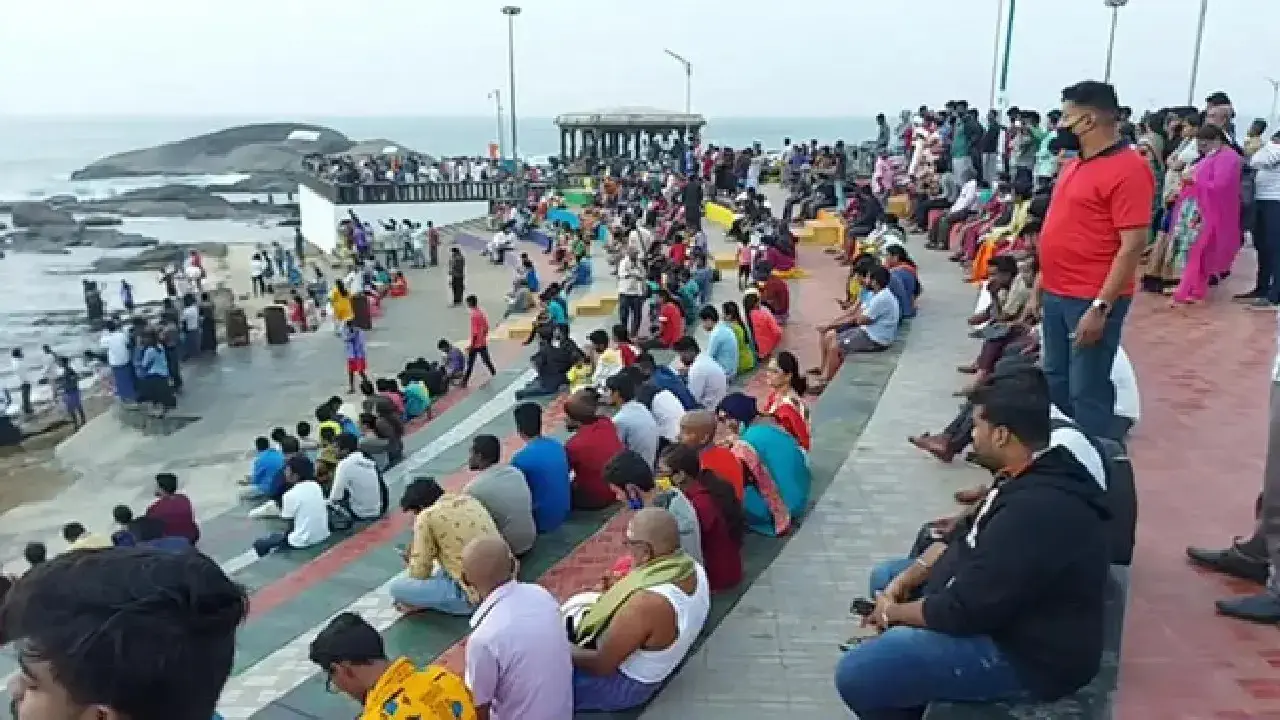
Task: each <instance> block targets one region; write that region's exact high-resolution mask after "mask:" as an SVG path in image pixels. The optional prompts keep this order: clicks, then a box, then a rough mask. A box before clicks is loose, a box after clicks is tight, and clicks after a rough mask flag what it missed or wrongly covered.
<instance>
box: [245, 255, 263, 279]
mask: <svg viewBox="0 0 1280 720" xmlns="http://www.w3.org/2000/svg"><path fill="white" fill-rule="evenodd" d="M266 272H267V264H266V263H264V262H262V259H261V258H252V259H250V260H249V275H250V277H262V276H263V274H265V273H266Z"/></svg>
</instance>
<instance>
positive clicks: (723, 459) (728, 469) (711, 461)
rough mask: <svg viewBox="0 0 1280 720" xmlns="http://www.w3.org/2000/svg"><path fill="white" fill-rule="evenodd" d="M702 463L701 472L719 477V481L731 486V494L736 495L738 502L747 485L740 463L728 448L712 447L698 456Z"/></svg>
mask: <svg viewBox="0 0 1280 720" xmlns="http://www.w3.org/2000/svg"><path fill="white" fill-rule="evenodd" d="M698 459H699V460H700V461H701V463H702V469H703V470H710V471H711V472H713V473H715V474H717V475H719V476H720V479H721V480H724V481H725V482H727V483H729V484H730V485H732V486H733V492H734V493H736V494H737V496H738V500H739V501H741V500H742V494H743V491H744V490H745V489H746V488H745V486H746V484H747V478H746V474H745V473H743V471H742V462H741V461H740V460H738V458H737V456H735V455H734V454H733V451H732V450H730V449H729V448H725V447H720V446H719V445H713V446H711V447H709V448H707V449H706V450H703V451H702V454H701V455H699V456H698Z"/></svg>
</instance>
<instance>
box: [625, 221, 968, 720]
mask: <svg viewBox="0 0 1280 720" xmlns="http://www.w3.org/2000/svg"><path fill="white" fill-rule="evenodd" d="M912 245H913V249H914V247H918V245H919V243H918V242H913V243H912ZM916 259H917V260H918V261H919V263H920V275H921V280H922V284H923V285H924V287H925V288H926V291H925V295H924V301H923V303H922V308H921V315H920V317H919V318H917V319H916V320H914V321H913V322H912V326H911V329H910V332H909V335H908V337H907V341H906V343H905V348H904V349H903V350H902V355H901V358H900V359H899V361H898V366H897V370H896V371H895V372H894V373H893V376H892V377H891V378H890V380H889V383H888V385H887V387H885V389H884V394H883V395H882V396H881V397H880V400H879V403H878V405H876V406H875V412H874V414H873V415H871V419H870V422H868V423H867V425H866V428H865V430H863V431H862V433H861V437H860V438H858V439H857V442H856V444H855V445H853V446H852V447H848V446H845V447H844V448H842V450H846V451H847V452H848V456H847V459H845V460H844V462H843V464H842V465H841V466H840V467H839V469H838V471H837V472H836V475H835V480H834V482H833V483H832V484H831V486H830V488H828V489H827V491H826V493H825V494H824V495H822V497H821V498H820V499H818V502H817V506H816V507H815V508H814V510H813V512H812V514H811V515H810V516H809V517H808V518H807V519H806V520H805V522H804V525H803V526H802V527H801V528H800V529H799V531H797V532H796V534H795V536H794V537H793V538H792V539H791V540H790V542H788V543H787V545H786V547H785V548H784V549H783V550H782V553H781V555H779V557H778V558H777V560H775V561H774V562H773V564H772V565H771V566H770V567H769V568H768V569H767V570H765V572H764V574H763V575H761V576H760V579H759V580H757V581H756V583H755V584H754V585H753V586H752V587H751V589H750V590H748V591H747V593H746V595H745V596H743V598H742V600H741V601H740V602H739V604H738V606H737V607H736V608H734V610H733V611H732V612H731V613H730V615H729V617H728V618H727V619H726V620H725V621H724V623H723V624H722V625H721V626H720V627H719V628H718V629H717V630H716V631H715V633H714V634H713V635H712V636H711V637H710V639H708V640H707V641H706V643H705V644H703V646H702V647H701V649H699V650H698V651H697V652H696V653H695V654H694V655H693V657H691V658H690V659H689V661H688V662H687V663H686V665H685V667H684V669H683V670H681V672H680V674H679V675H677V676H676V678H675V679H674V680H673V681H672V682H671V683H670V684H669V685H668V686H667V688H666V689H665V690H664V691H663V692H662V695H660V696H659V697H658V699H657V700H656V701H654V703H653V704H652V705H651V706H650V707H649V709H648V710H647V711H646V712H645V714H644V716H643V717H645V718H654V719H655V720H656V719H657V718H672V717H697V718H700V720H717V719H719V718H725V719H726V720H728V719H732V720H750V719H752V718H761V719H762V720H763V719H764V718H777V717H786V718H795V719H797V720H799V719H801V718H803V719H806V720H807V719H808V718H813V719H815V720H817V719H818V718H823V719H826V718H833V717H844V716H846V715H847V714H848V711H847V710H845V708H844V706H843V705H842V704H841V703H840V700H839V697H838V696H837V695H836V692H835V685H834V681H833V677H834V668H835V662H836V660H837V659H838V658H839V650H838V648H837V646H838V645H839V643H840V642H842V641H843V640H844V639H845V638H847V637H848V636H849V630H850V629H851V628H852V627H853V621H852V620H850V616H849V601H850V600H851V599H852V598H854V597H856V596H865V595H866V594H867V587H866V582H867V574H868V571H869V570H870V568H871V565H872V564H873V563H874V562H876V561H878V560H881V559H885V558H889V557H895V556H901V555H903V554H905V553H906V551H907V549H908V548H909V547H910V544H911V541H912V539H913V538H914V537H915V534H916V531H917V530H918V529H919V527H920V523H921V522H923V521H925V520H927V519H929V518H931V517H937V516H938V515H940V514H942V513H943V512H945V511H947V510H949V509H951V508H952V507H953V505H952V503H951V501H950V496H951V493H952V492H953V491H954V490H955V489H957V488H959V487H962V486H967V485H972V484H974V483H976V482H981V481H982V480H983V475H982V474H981V473H980V472H979V471H978V470H976V469H973V468H970V467H967V466H965V465H963V464H962V463H955V464H953V465H950V466H948V465H942V464H941V463H938V462H937V461H936V460H934V459H932V458H929V457H927V456H925V455H924V454H923V453H921V452H920V451H919V450H917V449H915V448H914V447H912V446H910V445H909V444H907V442H906V440H905V438H906V436H907V435H908V434H911V433H914V432H918V431H920V430H926V429H930V430H934V431H937V430H939V429H941V427H942V426H943V425H945V424H946V423H947V422H948V421H949V420H950V419H951V417H952V416H953V415H954V414H955V412H956V410H957V408H958V403H957V401H956V400H955V399H954V398H952V397H951V393H952V391H954V390H955V389H956V388H957V387H958V383H959V382H960V377H959V376H958V375H957V374H956V373H955V371H954V368H955V367H956V366H957V365H960V364H964V363H966V362H968V361H970V360H972V355H973V352H974V345H975V344H974V342H973V341H971V340H968V339H967V338H966V337H965V328H964V324H963V323H964V318H965V317H966V316H967V315H968V314H969V313H970V312H971V310H972V307H973V300H974V290H973V288H971V287H969V286H967V285H965V284H963V283H961V282H960V281H959V279H958V278H957V277H956V272H955V266H954V265H951V264H950V263H948V262H947V261H946V260H945V258H943V257H942V256H941V255H940V254H938V253H932V252H929V251H926V250H920V251H919V255H918V257H917V258H916ZM828 302H830V299H828ZM832 304H834V303H832ZM846 371H847V369H846ZM842 374H844V373H842ZM854 390H856V388H853V387H850V386H848V385H842V384H839V383H836V384H833V385H832V386H831V387H830V388H829V389H828V390H827V391H826V394H824V396H823V402H824V403H825V402H826V401H827V400H828V397H827V396H828V395H831V394H833V393H834V394H837V397H838V396H839V395H840V394H844V393H851V392H853V391H854ZM833 399H834V398H833ZM835 405H836V406H842V405H846V403H841V402H836V403H835ZM835 412H836V413H837V414H838V413H840V412H841V411H840V410H836V411H835ZM844 412H848V410H845V411H844ZM818 420H819V419H818V418H815V421H816V422H815V426H816V427H817V428H818V430H819V431H821V428H822V423H821V422H819V421H818ZM817 445H818V443H817V442H815V446H817Z"/></svg>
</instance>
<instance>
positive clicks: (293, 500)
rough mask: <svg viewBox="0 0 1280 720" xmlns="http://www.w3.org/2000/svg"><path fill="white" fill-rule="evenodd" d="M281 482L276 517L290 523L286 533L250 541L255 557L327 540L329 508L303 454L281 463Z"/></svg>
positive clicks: (276, 533)
mask: <svg viewBox="0 0 1280 720" xmlns="http://www.w3.org/2000/svg"><path fill="white" fill-rule="evenodd" d="M284 484H285V487H286V488H287V489H286V490H285V491H284V495H283V496H282V497H281V499H280V517H282V518H284V519H285V520H288V521H289V523H290V526H289V531H288V532H273V533H271V534H269V535H267V536H265V537H261V538H258V539H257V540H254V541H253V549H254V551H255V552H257V553H258V556H259V557H262V556H265V555H267V554H269V553H271V552H272V551H274V550H286V549H288V548H306V547H311V546H313V545H319V544H320V543H322V542H324V541H325V540H328V539H329V511H328V508H327V507H326V504H325V499H324V490H322V489H321V488H320V483H318V482H316V475H315V467H314V466H313V465H312V464H311V461H310V460H308V459H307V457H306V456H305V455H294V456H293V457H291V458H289V459H288V461H286V462H285V466H284Z"/></svg>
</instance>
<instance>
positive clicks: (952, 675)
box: [836, 559, 1030, 720]
mask: <svg viewBox="0 0 1280 720" xmlns="http://www.w3.org/2000/svg"><path fill="white" fill-rule="evenodd" d="M912 562H913V561H912V560H910V559H902V560H889V561H886V562H883V563H880V564H879V565H877V566H876V567H875V568H874V569H873V570H872V571H871V595H872V597H874V596H875V595H876V594H877V593H879V592H881V591H883V590H884V588H885V587H886V586H887V585H888V584H889V582H890V581H892V580H893V578H894V577H897V575H898V574H899V573H901V572H902V571H903V570H905V569H907V568H908V567H910V566H911V563H912ZM836 690H837V692H839V693H840V698H841V699H842V700H844V704H845V705H846V706H847V707H848V708H849V709H850V710H852V711H853V712H855V713H857V714H858V717H859V718H861V719H862V720H889V719H890V718H894V719H897V718H919V717H921V715H922V714H923V713H924V710H925V708H926V707H927V706H928V705H929V703H931V702H974V703H987V702H999V701H1018V700H1025V699H1028V698H1029V697H1030V693H1029V692H1028V691H1027V690H1026V688H1025V687H1024V686H1023V685H1022V683H1021V681H1019V680H1018V676H1017V674H1016V673H1015V672H1014V670H1013V666H1011V665H1010V664H1009V661H1008V659H1007V658H1005V656H1004V653H1002V652H1001V651H1000V648H998V647H997V646H996V644H995V642H994V641H993V640H992V639H991V638H990V637H987V636H985V635H974V636H968V637H956V636H953V635H946V634H944V633H940V632H935V631H933V630H926V629H924V628H915V627H902V626H899V627H893V628H890V629H889V630H888V631H886V632H885V633H884V634H883V635H881V636H879V637H877V638H873V639H871V640H866V641H863V642H862V644H860V645H858V646H856V647H854V648H853V649H851V650H849V651H848V652H846V653H845V654H844V656H843V657H842V658H840V661H839V662H838V663H837V664H836Z"/></svg>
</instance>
